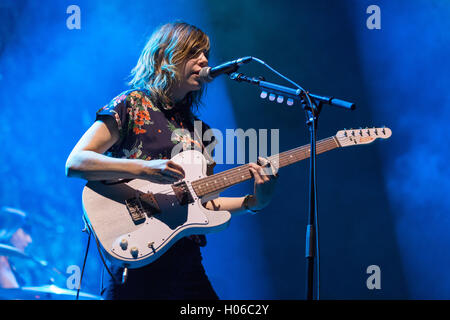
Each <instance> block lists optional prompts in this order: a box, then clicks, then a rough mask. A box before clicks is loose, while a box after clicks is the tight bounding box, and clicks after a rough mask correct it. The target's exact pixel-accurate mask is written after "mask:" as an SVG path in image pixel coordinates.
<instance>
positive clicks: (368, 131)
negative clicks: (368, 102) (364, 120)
mask: <svg viewBox="0 0 450 320" xmlns="http://www.w3.org/2000/svg"><path fill="white" fill-rule="evenodd" d="M366 130H367V135H368V136H370V130H369V128H368V127H366Z"/></svg>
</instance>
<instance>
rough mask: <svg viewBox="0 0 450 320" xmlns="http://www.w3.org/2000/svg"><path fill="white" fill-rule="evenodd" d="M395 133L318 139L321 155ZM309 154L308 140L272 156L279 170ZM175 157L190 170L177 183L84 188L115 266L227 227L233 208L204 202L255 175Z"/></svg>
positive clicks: (87, 211) (190, 154)
mask: <svg viewBox="0 0 450 320" xmlns="http://www.w3.org/2000/svg"><path fill="white" fill-rule="evenodd" d="M391 135H392V131H391V130H390V129H389V128H370V129H350V130H340V131H338V132H337V134H336V135H335V136H331V137H329V138H326V139H323V140H320V141H318V142H317V144H316V153H317V154H320V153H323V152H326V151H330V150H332V149H335V148H340V147H347V146H353V145H362V144H369V143H371V142H373V141H375V140H376V139H378V138H382V139H387V138H389V137H390V136H391ZM309 156H310V145H309V144H308V145H304V146H301V147H298V148H295V149H292V150H289V151H286V152H283V153H280V154H278V155H274V156H271V157H269V158H268V159H269V160H270V161H271V163H272V164H273V165H274V166H275V167H276V168H282V167H285V166H288V165H290V164H293V163H296V162H298V161H301V160H304V159H307V158H309ZM171 160H172V161H174V162H176V163H177V164H179V165H181V166H182V167H183V169H184V172H185V174H186V176H185V178H184V179H183V180H180V181H178V182H176V183H174V184H172V185H169V184H157V183H152V182H149V181H147V180H140V179H134V180H131V181H130V180H125V182H122V183H116V184H105V183H104V182H101V181H89V182H88V183H87V184H86V186H85V187H84V189H83V197H82V198H83V209H84V218H85V221H86V222H87V223H88V224H89V228H90V230H91V231H92V232H93V233H94V236H95V238H96V240H97V243H98V244H99V247H100V248H101V249H102V252H103V253H104V254H105V255H106V257H107V258H108V260H109V261H110V262H111V263H112V264H115V265H119V266H122V267H126V268H138V267H142V266H145V265H147V264H150V263H151V262H153V261H155V260H156V259H158V258H159V257H160V256H161V255H162V254H163V253H164V252H166V251H167V250H168V249H169V248H170V247H171V246H172V245H173V244H174V243H175V242H176V241H177V240H179V239H181V238H182V237H185V236H189V235H194V234H206V233H209V232H215V231H220V230H223V229H225V228H226V227H227V226H228V223H229V221H230V218H231V214H230V212H228V211H212V210H208V209H206V208H205V207H203V205H202V203H204V202H206V201H209V200H212V199H215V198H217V197H219V194H220V192H222V191H224V190H225V189H226V188H228V187H230V186H233V185H236V184H238V183H241V182H243V181H246V180H249V179H251V178H252V176H251V174H250V171H249V168H248V164H245V165H242V166H239V167H235V168H232V169H229V170H227V171H223V172H220V173H217V174H213V175H211V176H206V166H207V162H206V159H205V157H204V156H203V154H202V153H201V152H199V151H196V150H188V151H184V152H181V153H179V154H177V155H176V156H174V157H173V158H172V159H171Z"/></svg>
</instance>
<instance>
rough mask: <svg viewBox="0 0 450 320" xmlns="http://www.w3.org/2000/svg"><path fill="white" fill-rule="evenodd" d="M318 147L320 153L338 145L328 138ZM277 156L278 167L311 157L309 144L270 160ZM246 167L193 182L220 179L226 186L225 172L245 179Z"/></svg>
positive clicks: (202, 182)
mask: <svg viewBox="0 0 450 320" xmlns="http://www.w3.org/2000/svg"><path fill="white" fill-rule="evenodd" d="M331 139H332V138H331ZM318 147H319V148H318V153H321V152H325V151H328V150H331V149H333V148H336V147H337V145H336V142H335V141H334V140H333V141H331V140H327V141H321V144H320V146H318ZM300 151H301V153H302V154H299V153H300ZM277 157H278V158H279V159H278V164H279V166H278V167H279V168H280V167H284V166H286V165H289V164H291V163H293V162H298V161H300V160H303V159H305V158H308V157H309V145H308V146H302V147H299V148H296V149H293V150H290V151H289V152H287V153H286V154H285V153H282V154H279V155H275V156H271V157H269V159H270V160H274V159H276V158H277ZM299 157H301V159H299ZM292 159H294V161H291V160H292ZM242 169H243V171H244V172H241V171H240V170H242ZM245 169H248V165H244V166H241V167H238V168H233V169H230V170H229V171H230V172H229V173H228V172H223V173H222V174H217V175H214V176H211V177H206V178H203V179H199V180H197V181H195V182H194V183H193V186H194V187H198V186H199V185H200V183H201V184H203V185H205V186H206V183H211V184H213V185H218V183H217V181H219V183H220V182H222V184H223V185H222V186H220V187H225V186H227V183H224V179H222V178H225V177H223V175H224V173H227V177H226V178H227V179H229V180H234V179H235V178H236V177H238V176H239V177H240V178H239V179H238V180H241V178H242V176H243V175H244V176H245V177H244V179H249V178H250V177H249V175H248V174H246V173H247V172H246V171H247V170H245ZM233 171H234V172H233ZM236 171H237V172H236ZM236 182H240V181H236ZM232 183H235V182H233V181H232ZM200 187H201V186H200ZM203 189H205V187H203Z"/></svg>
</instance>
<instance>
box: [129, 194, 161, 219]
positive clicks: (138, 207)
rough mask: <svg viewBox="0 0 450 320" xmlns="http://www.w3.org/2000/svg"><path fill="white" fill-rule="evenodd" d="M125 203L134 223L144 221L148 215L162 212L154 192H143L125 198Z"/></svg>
mask: <svg viewBox="0 0 450 320" xmlns="http://www.w3.org/2000/svg"><path fill="white" fill-rule="evenodd" d="M125 205H126V207H127V209H128V212H129V213H130V216H131V219H132V220H133V222H134V224H140V223H143V222H144V221H145V219H146V216H147V217H150V216H152V215H154V214H157V213H160V212H161V209H160V208H159V205H158V202H157V201H156V199H155V196H154V194H153V193H151V192H149V193H143V194H140V195H139V196H137V197H133V198H130V199H127V200H125Z"/></svg>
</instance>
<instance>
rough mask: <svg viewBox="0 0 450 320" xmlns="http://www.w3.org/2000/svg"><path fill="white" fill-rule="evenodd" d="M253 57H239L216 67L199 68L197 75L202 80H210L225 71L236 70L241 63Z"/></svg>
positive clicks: (228, 72)
mask: <svg viewBox="0 0 450 320" xmlns="http://www.w3.org/2000/svg"><path fill="white" fill-rule="evenodd" d="M252 59H253V57H244V58H239V59H236V60H233V61H229V62H225V63H222V64H221V65H218V66H217V67H214V68H211V67H204V68H202V70H200V73H199V76H200V80H201V81H203V82H211V81H213V80H214V78H215V77H217V76H220V75H221V74H224V73H227V74H230V73H232V72H236V70H237V69H239V67H240V65H241V64H244V63H249V62H250V61H252Z"/></svg>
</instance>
